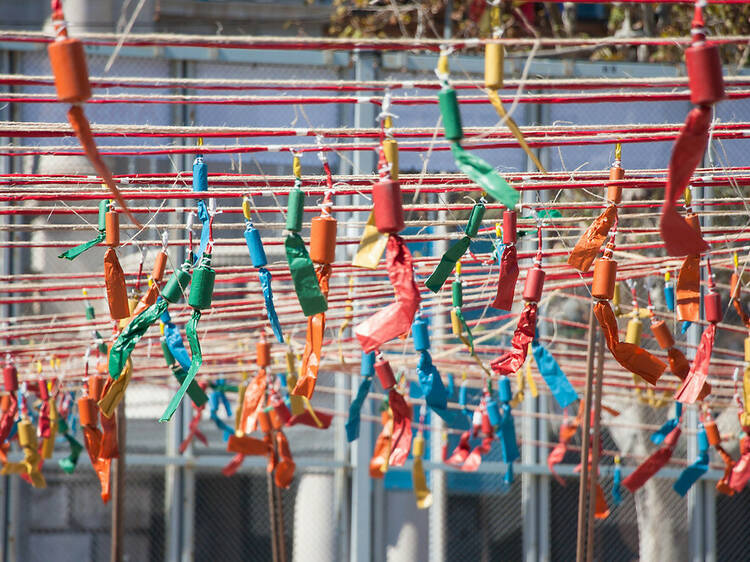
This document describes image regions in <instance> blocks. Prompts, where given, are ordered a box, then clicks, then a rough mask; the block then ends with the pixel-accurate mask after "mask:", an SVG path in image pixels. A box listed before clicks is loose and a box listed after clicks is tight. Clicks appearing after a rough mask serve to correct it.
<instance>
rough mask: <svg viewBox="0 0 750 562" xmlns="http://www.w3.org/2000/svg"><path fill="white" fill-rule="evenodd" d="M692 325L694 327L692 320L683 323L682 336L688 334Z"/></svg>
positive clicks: (681, 327)
mask: <svg viewBox="0 0 750 562" xmlns="http://www.w3.org/2000/svg"><path fill="white" fill-rule="evenodd" d="M692 325H693V323H692V322H691V321H690V320H685V321H684V322H683V323H682V326H680V334H681V335H683V336H684V335H685V332H687V331H688V328H690V326H692Z"/></svg>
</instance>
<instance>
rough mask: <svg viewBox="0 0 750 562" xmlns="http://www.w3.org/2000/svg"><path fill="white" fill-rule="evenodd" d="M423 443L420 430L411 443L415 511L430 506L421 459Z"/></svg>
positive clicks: (429, 495) (430, 498) (430, 495)
mask: <svg viewBox="0 0 750 562" xmlns="http://www.w3.org/2000/svg"><path fill="white" fill-rule="evenodd" d="M424 450H425V441H424V435H423V433H422V430H421V429H420V430H419V432H418V433H417V436H416V437H415V438H414V441H413V443H412V449H411V451H412V458H413V463H414V464H413V465H412V469H411V479H412V485H413V486H414V495H415V496H416V500H417V509H427V508H428V507H430V506H431V505H432V492H430V489H429V488H428V487H427V477H426V476H425V473H424V466H423V465H422V458H423V457H424Z"/></svg>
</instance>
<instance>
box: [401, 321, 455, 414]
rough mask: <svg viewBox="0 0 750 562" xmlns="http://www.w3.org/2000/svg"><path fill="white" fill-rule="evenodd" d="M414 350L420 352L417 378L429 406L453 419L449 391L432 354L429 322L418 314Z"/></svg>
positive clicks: (413, 330) (414, 332) (413, 332)
mask: <svg viewBox="0 0 750 562" xmlns="http://www.w3.org/2000/svg"><path fill="white" fill-rule="evenodd" d="M411 333H412V338H413V343H414V350H415V351H416V352H417V353H419V360H418V361H417V379H418V380H419V387H420V389H421V391H422V396H424V399H425V402H426V403H427V406H429V407H430V408H431V409H432V410H433V411H434V412H435V413H436V414H437V415H439V416H440V417H441V418H443V419H444V420H445V421H446V422H448V423H451V422H452V421H453V418H454V416H453V413H452V412H450V411H449V410H448V391H447V390H446V388H445V385H444V384H443V379H442V378H441V377H440V372H439V371H438V369H437V367H436V366H435V365H434V364H433V363H432V357H431V356H430V333H429V331H428V327H427V322H426V321H425V320H424V318H422V317H421V315H417V317H416V319H415V320H414V324H412V327H411Z"/></svg>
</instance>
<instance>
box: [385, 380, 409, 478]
mask: <svg viewBox="0 0 750 562" xmlns="http://www.w3.org/2000/svg"><path fill="white" fill-rule="evenodd" d="M388 405H389V406H390V407H391V412H393V434H392V435H391V455H390V457H389V459H388V464H389V465H391V466H404V463H405V462H406V459H407V457H408V456H409V451H411V438H412V432H411V407H410V406H409V405H408V404H407V403H406V400H404V397H403V396H402V395H401V394H400V393H399V392H398V391H397V390H396V389H394V388H392V389H391V390H390V392H389V393H388Z"/></svg>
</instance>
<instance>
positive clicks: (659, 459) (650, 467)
mask: <svg viewBox="0 0 750 562" xmlns="http://www.w3.org/2000/svg"><path fill="white" fill-rule="evenodd" d="M681 432H682V430H681V429H680V426H679V425H678V426H677V427H675V428H674V429H673V430H672V431H670V432H669V433H668V434H667V436H666V437H665V438H664V446H663V447H661V448H660V449H659V450H657V451H656V452H654V453H653V454H652V455H651V456H650V457H648V458H647V459H646V460H645V461H643V462H642V463H641V465H640V466H639V467H638V468H636V469H635V470H634V471H633V472H632V473H631V474H630V475H629V476H628V477H627V478H625V479H624V480H623V481H622V485H623V486H625V487H626V488H627V489H628V490H630V492H631V493H633V492H635V491H636V490H638V489H639V488H640V487H641V486H643V485H644V484H645V483H646V482H648V480H649V478H651V477H652V476H653V475H654V474H656V473H657V472H659V470H661V469H662V467H663V466H664V465H665V464H667V463H668V462H669V459H671V458H672V453H673V452H674V448H675V445H677V441H678V439H679V438H680V433H681Z"/></svg>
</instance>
